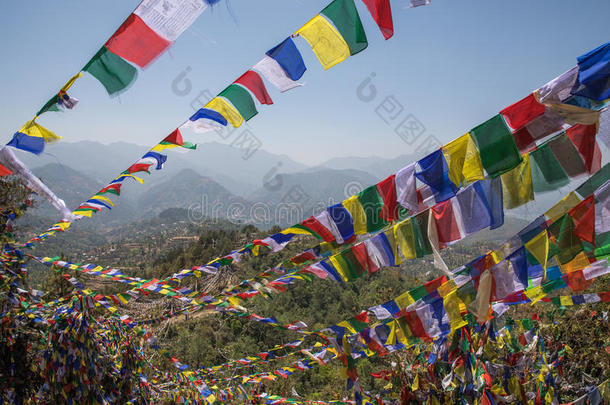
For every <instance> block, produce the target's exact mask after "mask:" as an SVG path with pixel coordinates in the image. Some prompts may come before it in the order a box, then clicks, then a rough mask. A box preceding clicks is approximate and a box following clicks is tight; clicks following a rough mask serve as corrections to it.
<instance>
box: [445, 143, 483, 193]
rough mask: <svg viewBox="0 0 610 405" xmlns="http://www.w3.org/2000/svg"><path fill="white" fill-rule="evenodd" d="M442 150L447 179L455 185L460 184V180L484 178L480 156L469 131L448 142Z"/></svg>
mask: <svg viewBox="0 0 610 405" xmlns="http://www.w3.org/2000/svg"><path fill="white" fill-rule="evenodd" d="M442 151H443V155H444V156H445V160H446V161H447V165H448V166H449V180H451V181H452V182H453V184H455V185H456V186H460V185H461V184H462V180H465V181H468V182H473V181H477V180H483V179H484V178H485V174H484V173H483V165H482V164H481V156H480V155H479V150H478V149H477V147H476V145H475V143H474V141H473V140H472V137H471V136H470V133H467V134H464V135H462V136H460V137H459V138H458V139H456V140H454V141H452V142H449V143H448V144H447V145H445V146H443V148H442Z"/></svg>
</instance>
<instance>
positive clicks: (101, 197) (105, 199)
mask: <svg viewBox="0 0 610 405" xmlns="http://www.w3.org/2000/svg"><path fill="white" fill-rule="evenodd" d="M92 198H95V199H96V200H102V201H106V202H107V203H108V204H110V205H111V206H113V207H114V203H113V202H112V200H110V199H109V198H108V197H104V196H103V195H94V196H93V197H92Z"/></svg>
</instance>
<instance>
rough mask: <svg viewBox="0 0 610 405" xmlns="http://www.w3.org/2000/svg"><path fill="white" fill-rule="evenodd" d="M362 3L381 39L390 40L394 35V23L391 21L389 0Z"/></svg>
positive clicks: (368, 0)
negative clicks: (377, 28) (374, 23)
mask: <svg viewBox="0 0 610 405" xmlns="http://www.w3.org/2000/svg"><path fill="white" fill-rule="evenodd" d="M362 2H363V3H364V4H366V7H367V8H368V9H369V12H370V13H371V16H372V17H373V20H375V22H376V23H377V25H378V26H379V29H380V30H381V34H383V37H384V38H385V39H390V38H391V37H392V35H394V21H393V20H392V7H390V0H362Z"/></svg>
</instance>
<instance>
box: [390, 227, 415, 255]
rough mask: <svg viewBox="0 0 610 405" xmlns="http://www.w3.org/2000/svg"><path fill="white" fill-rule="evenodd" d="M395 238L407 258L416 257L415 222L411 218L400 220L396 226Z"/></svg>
mask: <svg viewBox="0 0 610 405" xmlns="http://www.w3.org/2000/svg"><path fill="white" fill-rule="evenodd" d="M394 239H395V240H396V243H397V244H398V246H399V247H400V251H401V253H402V255H403V256H404V257H405V259H407V260H409V259H415V258H416V257H417V253H416V251H415V237H414V235H413V222H412V220H411V218H409V219H407V220H405V221H402V222H399V223H398V224H396V226H394Z"/></svg>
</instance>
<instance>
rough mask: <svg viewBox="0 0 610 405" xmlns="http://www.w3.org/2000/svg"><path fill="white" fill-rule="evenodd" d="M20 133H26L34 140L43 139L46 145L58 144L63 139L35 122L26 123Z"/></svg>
mask: <svg viewBox="0 0 610 405" xmlns="http://www.w3.org/2000/svg"><path fill="white" fill-rule="evenodd" d="M19 132H21V133H24V134H26V135H28V136H32V137H34V138H42V139H44V141H45V143H53V142H57V141H59V140H60V139H61V136H59V135H56V134H55V133H53V132H51V131H49V130H48V129H46V128H45V127H43V126H42V125H40V124H38V123H37V122H36V121H35V120H31V121H28V122H26V123H25V124H24V125H23V127H21V129H20V130H19Z"/></svg>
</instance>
